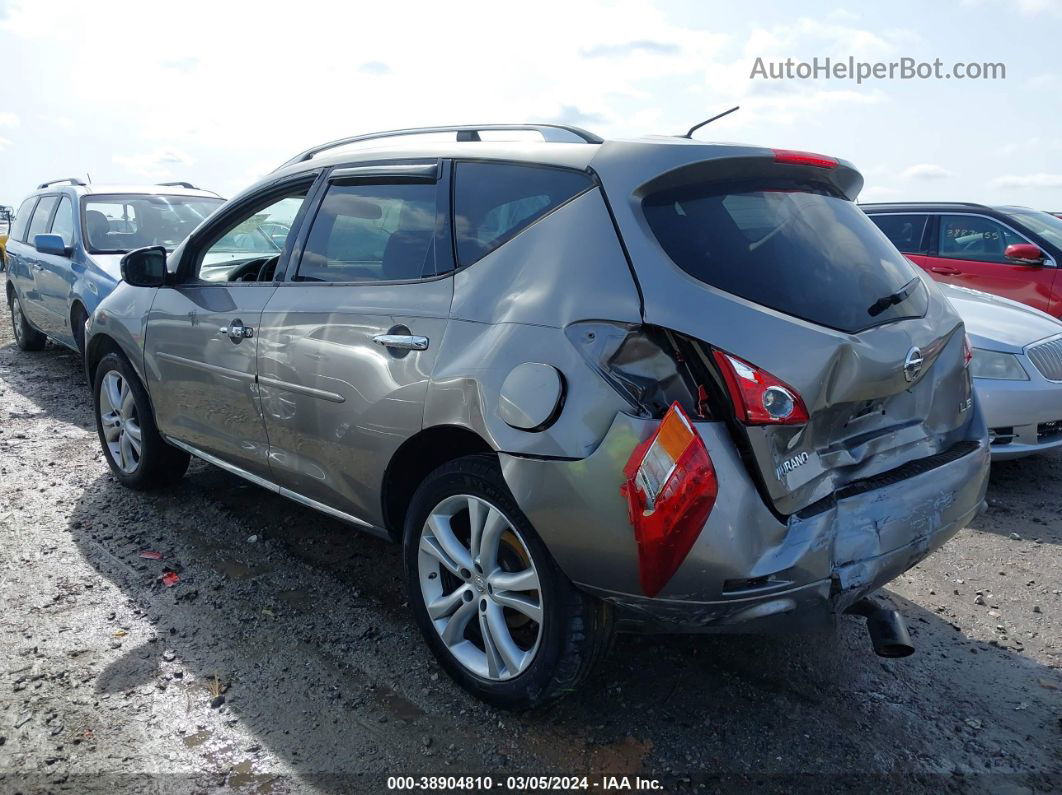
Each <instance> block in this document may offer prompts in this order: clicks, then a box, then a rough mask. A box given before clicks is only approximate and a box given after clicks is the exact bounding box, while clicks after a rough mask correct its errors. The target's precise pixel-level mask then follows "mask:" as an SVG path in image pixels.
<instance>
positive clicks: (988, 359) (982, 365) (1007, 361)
mask: <svg viewBox="0 0 1062 795" xmlns="http://www.w3.org/2000/svg"><path fill="white" fill-rule="evenodd" d="M970 375H972V376H973V377H974V378H995V379H997V380H1001V381H1028V380H1029V374H1028V373H1026V372H1025V368H1024V367H1022V366H1021V362H1019V361H1018V357H1017V356H1015V355H1014V354H1013V353H1000V352H999V351H986V350H984V349H983V348H974V356H973V361H972V362H970Z"/></svg>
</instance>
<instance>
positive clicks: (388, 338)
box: [372, 334, 428, 351]
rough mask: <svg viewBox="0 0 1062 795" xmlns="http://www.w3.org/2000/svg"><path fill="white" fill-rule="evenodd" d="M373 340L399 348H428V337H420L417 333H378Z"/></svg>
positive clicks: (412, 349) (378, 343)
mask: <svg viewBox="0 0 1062 795" xmlns="http://www.w3.org/2000/svg"><path fill="white" fill-rule="evenodd" d="M372 341H373V342H375V343H376V344H377V345H382V346H383V347H385V348H398V349H400V350H404V351H426V350H428V338H427V337H418V336H417V335H416V334H377V335H376V336H375V337H373V338H372Z"/></svg>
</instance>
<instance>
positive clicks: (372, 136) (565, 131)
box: [274, 124, 604, 171]
mask: <svg viewBox="0 0 1062 795" xmlns="http://www.w3.org/2000/svg"><path fill="white" fill-rule="evenodd" d="M497 130H527V131H531V132H537V133H539V134H540V135H541V136H542V138H543V140H545V141H546V142H547V143H576V144H600V143H604V139H603V138H601V137H600V136H598V135H594V134H593V133H592V132H587V131H586V130H583V129H580V128H579V127H570V126H568V125H566V124H458V125H454V126H450V127H410V128H408V129H405V130H386V131H384V132H375V133H366V134H364V135H353V136H351V137H349V138H340V139H339V140H336V141H329V142H328V143H326V144H321V145H319V146H314V147H311V148H310V149H307V150H306V151H305V152H300V153H299V154H297V155H295V157H293V158H291V159H290V160H287V161H285V162H284V163H282V164H281V165H280V166H278V167H277V168H276V169H274V170H275V171H279V170H280V169H282V168H285V167H286V166H291V165H294V164H295V163H304V162H306V161H307V160H311V159H313V157H314V155H319V154H321V152H326V151H328V150H329V149H337V148H338V147H340V146H346V145H347V144H354V143H360V142H362V141H374V140H377V139H380V138H400V137H405V136H410V135H425V134H428V133H447V132H452V133H457V140H458V141H481V140H483V139H482V138H480V135H479V134H480V133H481V132H493V131H497Z"/></svg>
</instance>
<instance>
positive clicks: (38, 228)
mask: <svg viewBox="0 0 1062 795" xmlns="http://www.w3.org/2000/svg"><path fill="white" fill-rule="evenodd" d="M58 203H59V197H58V196H42V197H41V200H40V201H39V202H37V209H36V210H34V211H33V220H31V221H30V225H29V235H28V237H27V240H28V242H29V243H30V245H33V238H35V237H36V236H37V235H43V234H44V233H45V232H47V231H48V219H49V218H51V216H52V210H54V209H55V205H56V204H58Z"/></svg>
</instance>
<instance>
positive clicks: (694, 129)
mask: <svg viewBox="0 0 1062 795" xmlns="http://www.w3.org/2000/svg"><path fill="white" fill-rule="evenodd" d="M740 107H741V106H740V105H735V106H734V107H732V108H731V109H730V110H724V111H723V112H722V113H720V114H719V115H718V116H712V118H710V119H705V120H704V121H702V122H701V123H700V124H694V125H693V126H692V127H690V131H689V132H688V133H686V134H685V135H680V136H679V138H689V139H691V140H692V138H693V134H694V133H695V132H697V130H699V129H701V127H703V126H704V125H706V124H711V123H712V122H713V121H715V120H716V119H721V118H723V117H724V116H729V115H730V114H731V113H733V112H734V111H735V110H737V109H738V108H740Z"/></svg>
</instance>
